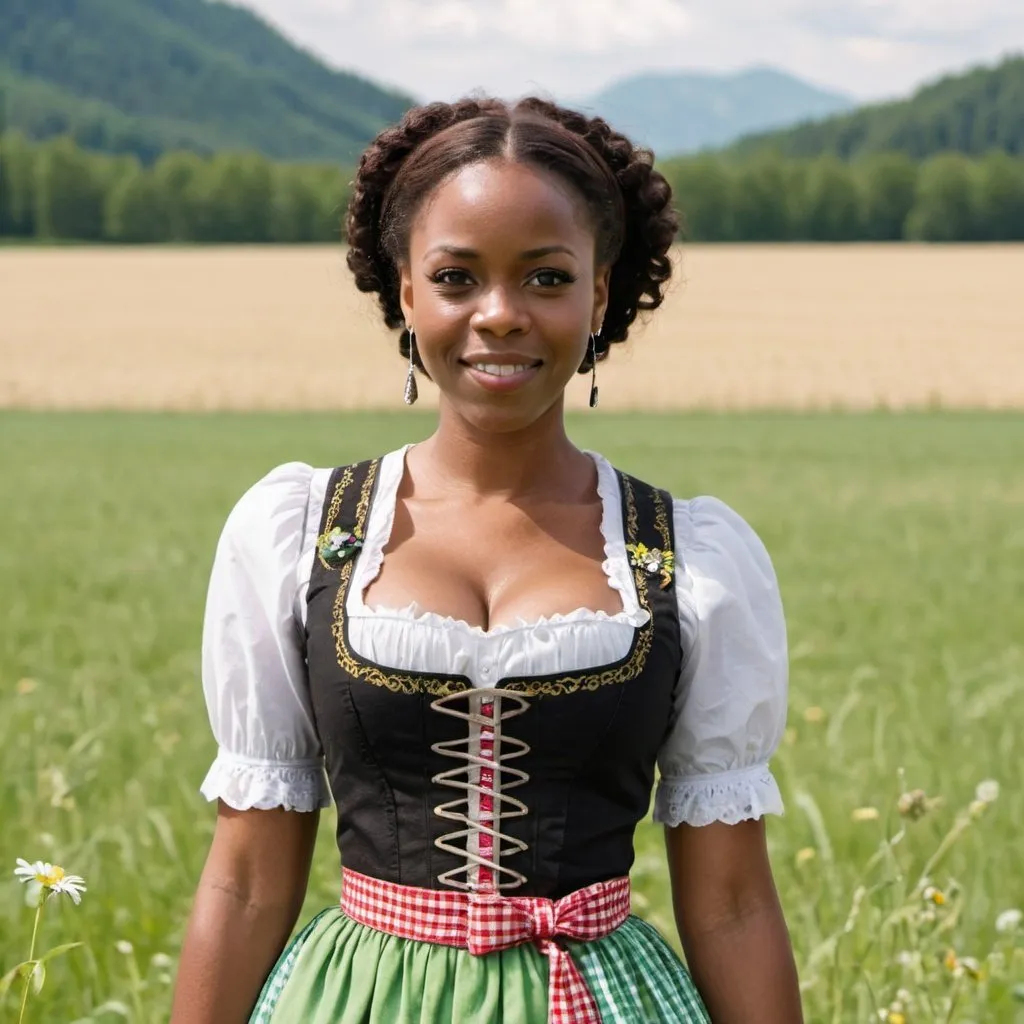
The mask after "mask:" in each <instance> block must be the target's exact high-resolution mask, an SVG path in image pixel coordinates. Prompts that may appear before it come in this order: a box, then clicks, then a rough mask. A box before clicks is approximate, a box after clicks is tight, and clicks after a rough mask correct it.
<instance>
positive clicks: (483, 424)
mask: <svg viewBox="0 0 1024 1024" xmlns="http://www.w3.org/2000/svg"><path fill="white" fill-rule="evenodd" d="M560 406H561V396H559V398H558V399H556V400H555V401H553V402H551V403H550V404H548V405H547V406H543V407H538V406H530V407H528V408H527V407H524V406H523V405H521V404H520V403H517V402H494V401H489V402H474V403H473V404H461V403H460V404H453V411H454V412H455V413H456V414H457V415H458V416H459V418H460V419H462V420H463V421H464V422H465V423H467V424H468V425H469V426H470V427H472V428H473V429H474V430H477V431H479V432H480V433H484V434H515V433H518V432H519V431H522V430H529V429H530V428H531V427H533V426H535V425H536V424H537V423H539V422H540V421H541V420H544V419H546V418H547V417H549V416H550V415H551V414H552V412H553V411H554V410H556V408H558V407H560Z"/></svg>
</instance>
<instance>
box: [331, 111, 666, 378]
mask: <svg viewBox="0 0 1024 1024" xmlns="http://www.w3.org/2000/svg"><path fill="white" fill-rule="evenodd" d="M493 159H504V160H509V161H515V162H517V163H527V164H533V165H534V166H538V167H541V168H543V169H544V170H546V171H548V172H550V173H553V174H556V175H558V176H559V177H561V178H562V179H563V180H565V181H567V182H568V183H569V184H570V185H571V186H572V187H573V188H574V190H575V191H576V193H577V194H578V195H579V196H580V197H581V198H582V200H583V202H584V204H585V206H586V208H587V210H588V212H589V214H590V217H591V221H592V226H593V228H594V232H595V238H596V245H597V258H598V261H599V262H600V263H603V264H605V265H609V266H610V267H611V275H610V281H609V289H608V307H607V310H606V311H605V317H604V323H603V326H602V330H601V334H600V337H599V338H597V339H596V342H595V345H596V353H597V358H598V359H603V358H605V356H606V355H607V354H608V351H609V347H610V346H611V345H612V344H614V343H615V342H620V341H625V340H626V338H627V336H628V334H629V328H630V325H631V324H632V323H633V321H634V320H635V319H636V317H637V315H638V313H639V312H640V311H641V310H653V309H657V308H658V306H660V305H661V303H662V300H663V298H664V290H665V285H666V283H667V282H668V280H669V278H670V277H671V274H672V264H671V261H670V259H669V256H668V251H669V248H670V246H671V245H672V243H673V241H674V240H675V237H676V233H677V231H678V228H679V220H678V216H677V214H676V212H675V210H674V209H673V207H672V203H671V200H672V190H671V187H670V186H669V184H668V182H667V181H666V180H665V178H664V177H663V176H662V175H661V174H660V173H659V172H658V171H656V170H654V167H653V163H654V158H653V155H652V154H651V153H650V151H649V150H646V149H642V148H640V147H638V146H634V145H633V143H632V142H630V141H629V139H627V138H626V137H625V136H624V135H621V134H619V133H618V132H616V131H614V130H613V129H612V128H610V127H609V125H608V124H607V123H606V122H605V121H604V120H603V119H602V118H599V117H593V118H588V117H586V116H584V115H583V114H580V113H577V112H576V111H573V110H568V109H566V108H564V107H560V106H558V105H557V104H555V103H552V102H549V101H548V100H543V99H539V98H536V97H530V98H528V99H524V100H520V101H519V102H518V103H515V104H508V103H505V102H504V101H502V100H498V99H493V98H490V97H480V98H468V99H463V100H459V101H458V102H456V103H430V104H427V105H425V106H420V107H413V108H412V109H411V110H409V111H408V112H407V113H406V114H405V116H404V117H403V118H402V120H401V122H399V123H398V124H397V125H395V126H393V127H391V128H387V129H385V130H384V131H383V132H381V133H380V135H378V136H377V138H376V139H375V140H374V141H373V142H372V143H371V144H370V146H369V147H368V148H367V149H366V151H365V152H364V153H363V155H362V157H361V158H360V161H359V167H358V170H357V172H356V178H355V182H354V188H353V191H352V197H351V200H350V201H349V207H348V213H347V217H346V228H347V234H348V243H349V250H348V256H347V262H348V266H349V269H350V270H351V271H352V273H353V275H354V276H355V282H356V287H357V288H358V289H359V290H360V291H363V292H370V293H376V295H377V299H378V302H379V303H380V308H381V311H382V313H383V314H384V322H385V323H386V324H387V326H388V327H391V328H402V333H401V337H400V339H399V349H400V351H401V353H402V355H403V356H405V357H406V358H408V355H409V332H408V330H406V329H405V320H404V316H403V314H402V307H401V302H400V297H399V282H400V272H399V267H400V266H401V264H402V262H403V261H404V260H405V259H407V256H408V250H409V235H410V232H411V229H412V223H413V220H414V218H415V216H416V213H417V212H418V210H419V209H420V208H421V206H422V204H423V201H424V200H425V199H426V198H427V197H428V195H429V194H430V193H431V192H432V191H433V190H434V189H435V188H436V187H437V185H438V184H439V183H441V182H443V181H445V180H446V179H447V178H448V177H450V176H451V175H452V174H454V173H456V172H457V171H458V170H459V169H460V168H462V167H465V166H468V165H470V164H474V163H479V162H480V161H483V160H493ZM590 365H591V361H590V354H589V352H588V355H587V358H586V360H585V362H584V364H583V365H582V366H581V367H580V372H585V371H587V370H589V369H590Z"/></svg>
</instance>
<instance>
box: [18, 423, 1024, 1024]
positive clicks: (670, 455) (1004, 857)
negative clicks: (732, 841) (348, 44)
mask: <svg viewBox="0 0 1024 1024" xmlns="http://www.w3.org/2000/svg"><path fill="white" fill-rule="evenodd" d="M570 427H571V431H572V433H573V436H574V437H575V438H576V439H577V440H578V442H579V443H580V444H581V445H584V446H586V447H591V448H597V449H599V450H601V451H603V452H604V453H605V454H606V455H607V456H608V457H609V458H610V459H611V460H612V461H613V462H614V463H615V464H617V465H618V466H619V467H621V468H622V469H625V470H628V471H630V472H632V473H635V474H636V475H639V476H641V477H644V478H646V479H648V480H650V481H651V482H655V483H658V484H660V485H662V486H665V487H667V488H669V489H670V490H671V491H673V492H674V493H675V494H677V495H680V496H685V495H692V494H699V493H712V494H716V495H718V496H719V497H721V498H723V499H724V500H725V501H727V502H729V503H730V504H732V505H733V506H735V507H736V508H737V509H738V510H739V511H740V512H741V513H742V514H743V515H744V516H745V517H746V518H747V519H748V520H749V521H750V522H751V523H752V524H753V525H754V527H755V528H756V529H757V530H758V532H759V533H760V534H761V536H762V537H763V539H764V541H765V543H766V544H767V546H768V549H769V551H770V552H771V554H772V556H773V559H774V562H775V566H776V569H777V572H778V575H779V579H780V583H781V587H782V592H783V597H784V600H785V604H786V610H787V617H788V623H789V631H790V650H791V658H792V672H791V690H790V719H789V730H788V732H787V736H786V740H785V742H784V744H783V746H782V748H781V749H780V751H779V753H778V755H777V757H776V759H775V761H774V768H775V770H776V772H777V775H778V777H779V781H780V784H781V786H782V789H783V795H784V797H785V799H786V804H787V814H786V816H785V817H784V818H782V819H775V820H772V821H771V822H770V824H769V836H770V842H771V848H772V856H773V863H774V866H775V873H776V878H777V882H778V885H779V889H780V892H781V895H782V900H783V903H784V906H785V910H786V913H787V918H788V921H789V925H790V929H791V932H792V936H793V942H794V945H795V948H796V953H797V959H798V964H799V967H800V972H801V978H802V983H803V986H804V999H805V1005H806V1008H807V1018H808V1021H811V1022H818V1021H822V1022H843V1024H845V1022H867V1021H870V1020H879V1019H882V1020H889V1021H890V1022H892V1024H900V1022H904V1024H907V1022H909V1024H915V1022H923V1021H957V1022H962V1024H966V1022H976V1024H982V1022H984V1024H990V1022H1011V1024H1014V1022H1022V1021H1024V928H1022V927H1021V926H1020V925H1018V926H1017V927H1016V928H1014V927H1013V922H1014V915H1013V914H1006V913H1005V912H1006V911H1012V910H1013V909H1015V908H1024V839H1022V822H1024V415H1014V414H1005V415H1000V414H988V413H984V414H983V413H977V414H967V413H964V414H946V413H941V412H934V413H927V414H926V413H921V414H906V415H897V414H888V413H876V414H870V415H828V414H821V415H797V414H778V415H754V414H750V415H722V416H715V415H672V416H657V417H655V416H642V415H628V416H627V415H610V414H601V413H594V414H591V415H587V416H580V417H575V418H573V419H572V420H571V422H570ZM430 429H431V421H430V418H429V417H427V416H425V415H398V414H395V415H378V416H372V415H351V416H340V415H338V416H327V415H323V416H312V415H309V416H304V415H209V416H199V415H195V416H184V415H183V416H175V415H131V414H122V413H116V414H115V413H112V414H32V413H0V481H2V483H0V495H2V500H0V624H2V628H0V866H3V865H6V867H3V872H4V874H5V875H6V879H7V880H6V881H4V880H3V876H0V975H2V974H3V973H4V971H5V970H7V969H9V968H10V967H12V966H14V965H15V964H16V963H18V962H19V961H21V960H23V959H25V957H26V955H27V953H28V946H29V940H30V935H31V931H32V921H33V912H32V910H31V909H29V908H28V907H27V906H26V905H25V900H24V890H23V888H22V887H21V886H19V885H18V883H17V882H16V881H15V879H14V875H13V869H14V866H15V858H16V857H24V858H26V859H28V860H30V861H34V860H45V861H51V862H54V863H59V864H61V865H63V866H64V867H65V868H66V869H67V870H68V871H69V872H74V873H76V874H79V875H82V876H84V877H85V879H86V882H87V885H88V892H87V893H86V894H85V896H84V897H83V900H82V904H81V906H79V907H76V906H73V905H72V903H71V902H70V900H67V899H65V898H63V897H61V898H57V899H53V900H51V901H50V902H49V903H48V904H47V906H46V909H45V913H44V917H43V923H42V927H41V932H40V937H39V950H40V951H44V950H46V949H49V948H52V947H54V946H56V945H58V944H61V943H65V942H72V941H81V942H82V943H83V945H82V946H81V947H79V948H77V949H74V950H71V951H70V952H68V953H67V954H65V955H64V956H61V957H59V958H57V959H54V960H53V961H51V962H50V963H49V964H48V975H47V980H46V984H45V986H44V987H43V990H42V992H41V993H40V995H39V996H37V997H34V998H33V999H32V1001H31V1002H30V1003H29V1012H28V1015H27V1019H29V1020H32V1021H34V1022H45V1024H62V1022H72V1021H76V1022H85V1021H116V1020H127V1021H132V1022H135V1024H156V1022H158V1021H165V1020H166V1019H167V1013H168V1007H169V1000H170V990H171V981H172V978H173V974H174V969H175V961H176V957H177V953H178V949H179V945H180V942H181V938H182V933H183V929H184V923H185V919H186V916H187V914H188V910H189V905H190V901H191V897H192V893H193V890H194V886H195V883H196V880H197V878H198V875H199V872H200V869H201V866H202V863H203V858H204V856H205V852H206V849H207V846H208V843H209V840H210V836H211V834H212V828H213V821H214V811H213V808H212V807H211V806H209V805H207V804H206V803H205V802H204V801H203V800H202V798H201V797H200V796H199V794H198V792H197V788H198V786H199V783H200V782H201V780H202V778H203V775H204V773H205V771H206V768H207V766H208V764H209V762H210V760H211V759H212V756H213V754H214V742H213V740H212V737H211V735H210V732H209V729H208V727H207V723H206V715H205V708H204V705H203V700H202V691H201V687H200V682H199V643H200V623H201V616H202V609H203V599H204V593H205V588H206V582H207V575H208V572H209V568H210V563H211V558H212V554H213V549H214V544H215V542H216V539H217V535H218V532H219V530H220V528H221V525H222V523H223V520H224V518H225V516H226V515H227V513H228V511H229V509H230V507H231V505H232V504H233V502H234V501H235V500H236V499H237V497H238V496H239V495H240V494H241V493H242V491H243V490H244V489H245V488H246V487H247V486H248V485H249V484H250V483H252V482H253V481H254V480H256V479H257V478H258V477H260V476H261V475H262V474H263V473H265V472H266V471H267V470H269V469H270V468H271V467H273V466H274V465H276V464H277V463H280V462H284V461H289V460H303V461H307V462H311V463H314V464H319V465H327V464H339V463H344V462H349V461H354V460H356V459H359V458H363V457H367V456H369V455H372V454H377V453H380V452H382V451H385V450H387V449H390V448H393V447H396V446H398V445H399V444H401V443H403V442H405V441H409V440H414V439H416V438H419V437H423V436H425V435H426V434H427V433H428V432H429V430H430ZM990 780H991V781H994V782H997V783H998V793H997V792H996V787H994V786H992V785H991V784H988V785H985V786H983V787H982V789H981V793H980V796H981V797H982V799H979V794H978V792H977V787H978V785H979V783H983V782H989V781H990ZM916 790H921V791H923V793H915V792H914V791H916ZM901 797H902V800H901ZM901 810H902V812H903V813H901ZM333 824H334V823H333V816H332V814H330V813H327V814H325V815H324V817H323V821H322V834H321V841H320V843H319V845H318V849H317V854H316V864H315V869H314V872H313V877H312V881H311V884H310V889H309V895H308V899H307V902H306V907H305V910H304V912H303V919H306V918H308V917H309V916H310V915H311V914H312V913H314V912H315V911H316V910H317V909H319V908H321V907H323V906H324V905H326V904H329V903H331V902H332V901H333V900H334V899H335V898H336V893H337V887H338V864H337V858H336V850H335V848H334V843H333V835H332V832H333ZM635 880H636V883H637V891H636V906H637V910H638V911H639V912H641V913H643V914H644V915H645V916H647V917H649V918H650V919H651V920H653V921H654V922H655V923H656V924H657V925H659V926H660V927H662V928H663V929H665V931H666V933H667V934H669V935H671V937H672V939H673V941H675V934H674V930H673V929H672V925H671V909H670V905H669V899H668V893H667V885H666V875H665V870H664V866H663V856H662V852H661V837H660V834H659V831H658V830H657V829H655V827H654V826H653V825H651V824H649V823H645V824H644V825H643V826H642V828H641V832H640V836H639V843H638V859H637V865H636V870H635ZM997 920H998V923H999V927H997ZM744 969H745V967H744V965H740V966H739V970H740V972H741V975H742V972H743V970H744ZM20 991H21V990H20V986H15V987H14V989H12V991H11V992H10V993H9V994H8V996H7V999H6V1002H5V1003H0V1020H4V1021H7V1020H12V1021H14V1020H17V1015H18V1010H19V1006H20Z"/></svg>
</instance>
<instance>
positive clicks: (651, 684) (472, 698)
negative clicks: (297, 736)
mask: <svg viewBox="0 0 1024 1024" xmlns="http://www.w3.org/2000/svg"><path fill="white" fill-rule="evenodd" d="M378 465H379V463H378V462H376V461H375V462H367V463H362V464H360V465H357V466H350V467H342V468H341V469H338V470H335V472H334V474H333V475H332V477H331V481H330V484H329V485H328V489H327V501H326V502H325V506H324V511H323V518H322V522H321V530H320V537H321V539H323V538H325V537H326V536H327V535H328V534H330V532H331V531H332V530H333V529H334V528H336V527H340V528H341V529H342V530H343V531H351V532H352V533H353V534H355V536H356V537H361V536H362V531H363V529H364V527H365V523H366V519H367V516H368V512H369V508H370V505H371V503H372V498H373V491H374V487H375V484H376V480H377V470H378ZM619 480H620V485H621V491H622V503H623V523H624V524H625V532H626V542H627V544H630V545H636V544H642V545H645V546H646V548H648V549H655V553H657V552H665V553H668V552H673V551H674V538H673V535H672V506H671V499H670V498H669V496H668V495H667V494H665V493H664V492H663V491H659V490H656V489H654V488H652V487H649V486H648V485H646V484H643V483H640V482H639V481H637V480H634V479H632V478H631V477H628V476H626V475H624V474H620V475H619ZM353 548H355V550H354V552H353V553H351V555H349V552H350V551H352V549H353ZM346 556H348V557H346ZM358 557H359V555H358V548H357V547H355V546H354V545H350V546H349V547H347V548H342V549H341V551H340V553H338V552H337V549H335V550H331V549H330V548H329V547H325V546H320V545H318V555H317V557H316V559H315V560H314V565H313V572H312V577H311V580H310V587H309V592H308V598H307V600H308V604H309V607H308V612H307V625H306V645H307V660H308V665H309V678H310V691H311V697H312V705H313V713H314V715H315V718H316V726H317V730H318V732H319V735H320V739H321V742H322V744H323V748H324V753H325V757H326V763H327V772H328V776H329V778H330V782H331V789H332V792H333V794H334V799H335V802H336V804H337V808H338V846H339V849H340V851H341V856H342V860H343V863H344V864H345V866H347V867H349V868H351V869H353V870H355V871H359V872H361V873H363V874H366V875H371V876H374V877H377V878H382V879H385V880H387V881H390V882H397V883H400V884H403V885H413V886H421V887H426V888H443V887H445V886H447V885H456V886H458V887H464V886H465V885H466V884H467V882H472V879H473V878H474V877H475V876H474V875H473V874H472V858H470V860H469V861H467V857H466V855H465V853H464V851H465V850H466V849H467V844H468V845H469V846H470V848H471V849H473V848H475V847H474V845H473V844H475V843H477V842H478V841H479V839H478V837H479V830H478V829H477V828H475V827H474V826H473V824H471V823H470V821H469V820H468V819H474V820H476V814H475V812H474V811H471V810H470V808H471V803H472V800H473V790H474V787H475V786H476V785H477V784H479V783H480V781H481V769H480V767H479V759H480V746H479V742H480V736H481V730H480V724H481V722H484V723H489V722H491V721H494V722H495V723H496V724H497V728H496V729H494V730H493V731H494V733H495V734H496V735H495V741H494V743H495V749H494V752H493V755H492V756H488V755H489V751H488V750H485V752H484V757H483V758H482V760H484V761H488V760H493V762H494V764H495V768H494V770H493V777H494V788H495V789H496V791H497V792H496V795H495V797H494V801H493V803H494V807H495V809H496V810H498V811H499V812H500V817H499V819H498V820H497V821H496V822H495V824H494V831H495V832H497V833H499V835H498V836H497V837H496V838H495V840H494V843H495V849H496V850H497V851H498V856H497V857H496V860H497V865H496V872H495V876H496V881H497V882H498V883H499V884H500V885H501V887H502V889H503V891H506V892H508V893H510V894H516V895H528V896H547V897H552V898H557V897H560V896H563V895H565V894H566V893H568V892H571V891H573V890H575V889H579V888H581V887H583V886H586V885H589V884H591V883H593V882H597V881H603V880H605V879H609V878H614V877H617V876H621V875H625V874H627V873H628V872H629V869H630V867H631V865H632V863H633V833H634V830H635V828H636V825H637V823H638V822H639V820H640V819H641V818H642V817H643V816H644V815H645V814H646V813H647V810H648V807H649V804H650V797H651V789H652V786H653V781H654V765H655V759H656V756H657V752H658V750H659V748H660V747H661V744H662V742H663V741H664V739H665V736H666V734H667V731H668V727H669V722H670V716H671V708H672V698H673V691H674V689H675V686H676V683H677V680H678V676H679V671H680V666H681V664H682V661H683V658H682V651H681V641H680V630H679V619H678V612H677V605H676V597H675V592H674V589H675V588H674V586H672V585H671V577H670V576H668V575H667V574H659V573H658V572H654V571H649V570H648V568H645V565H644V564H643V563H641V564H638V565H635V566H634V568H633V573H634V581H635V584H636V587H637V594H638V597H639V599H640V604H641V607H643V608H645V609H646V610H648V611H649V612H650V613H651V614H650V619H649V621H648V622H647V623H646V624H645V625H643V626H640V627H638V628H637V629H636V630H635V632H634V637H633V643H632V646H631V648H630V650H629V652H628V653H627V654H626V656H625V657H624V658H623V659H622V660H621V661H619V662H617V663H615V664H612V665H607V666H602V667H599V668H595V669H587V670H582V671H580V672H578V673H569V674H562V675H557V676H543V677H531V678H524V679H519V678H516V679H503V680H501V681H499V682H497V683H496V684H495V687H494V688H493V689H480V688H474V687H473V686H472V684H471V683H470V681H469V680H468V679H466V678H464V677H461V676H455V675H452V676H440V677H438V676H433V675H430V674H426V673H419V672H409V671H404V670H397V669H391V668H388V667H386V666H382V665H377V664H374V663H373V662H370V661H367V660H365V659H363V658H361V657H360V656H359V655H358V654H357V653H356V652H355V651H354V650H353V649H352V647H351V644H350V643H349V638H348V630H347V625H346V617H345V599H346V596H347V593H348V586H349V583H350V581H351V579H352V570H353V565H354V561H355V559H357V558H358ZM634 560H635V561H639V560H638V559H634ZM483 728H484V730H485V731H484V735H485V736H487V735H489V733H488V732H487V730H488V729H489V728H490V726H489V725H486V724H485V725H484V727H483ZM474 757H475V758H477V759H478V760H477V762H476V764H474V763H472V760H471V759H473V758H474ZM485 777H486V776H485Z"/></svg>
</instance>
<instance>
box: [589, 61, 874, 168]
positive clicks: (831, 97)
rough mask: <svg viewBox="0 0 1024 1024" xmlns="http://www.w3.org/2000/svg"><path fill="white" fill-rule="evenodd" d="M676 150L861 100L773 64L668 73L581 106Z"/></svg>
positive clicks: (657, 146) (667, 150)
mask: <svg viewBox="0 0 1024 1024" xmlns="http://www.w3.org/2000/svg"><path fill="white" fill-rule="evenodd" d="M578 105H579V106H581V107H582V108H583V109H585V110H587V111H588V112H591V113H596V114H600V115H601V116H603V117H605V118H607V119H608V120H609V121H610V122H611V123H612V124H613V125H615V127H616V128H618V129H620V130H621V131H623V132H625V133H626V134H627V135H630V136H632V137H633V138H634V139H636V141H638V142H642V143H643V144H644V145H647V146H650V147H651V148H652V149H653V150H654V151H655V153H657V154H658V155H659V156H672V155H674V154H677V153H688V152H693V151H695V150H700V149H708V148H712V147H719V146H724V145H726V144H727V143H729V142H732V141H733V140H735V139H737V138H739V137H740V136H741V135H746V134H749V133H750V132H755V131H763V130H765V129H767V128H775V127H779V126H782V125H787V124H794V123H795V122H797V121H803V120H807V119H808V118H813V117H825V116H827V115H828V114H834V113H836V112H837V111H842V110H849V109H850V108H851V107H852V106H853V105H854V101H853V100H852V99H851V98H850V97H848V96H843V95H841V94H839V93H834V92H826V91H824V90H822V89H818V88H816V87H815V86H812V85H808V84H807V83H806V82H802V81H800V79H798V78H794V77H792V76H791V75H787V74H784V73H783V72H781V71H773V70H771V69H769V68H755V69H751V70H749V71H741V72H739V73H737V74H726V75H719V74H706V73H695V72H664V73H656V74H645V75H638V76H636V77H634V78H627V79H625V80H623V81H621V82H618V83H616V84H614V85H611V86H610V87H608V88H607V89H604V90H603V91H602V92H599V93H598V94H597V95H596V96H592V97H590V98H589V99H586V100H583V101H582V103H579V104H578Z"/></svg>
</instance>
